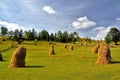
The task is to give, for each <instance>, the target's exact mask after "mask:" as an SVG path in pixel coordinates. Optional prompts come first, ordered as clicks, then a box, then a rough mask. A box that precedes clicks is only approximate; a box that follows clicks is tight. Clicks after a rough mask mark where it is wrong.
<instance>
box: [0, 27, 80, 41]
mask: <svg viewBox="0 0 120 80" xmlns="http://www.w3.org/2000/svg"><path fill="white" fill-rule="evenodd" d="M1 36H7V37H9V39H10V40H14V41H17V42H18V43H21V42H22V41H24V40H29V41H34V40H36V39H37V40H39V41H40V40H43V41H56V42H76V41H77V39H78V38H79V36H78V33H77V32H72V33H68V32H67V31H64V32H62V31H58V32H56V33H49V32H48V31H47V30H42V31H40V32H37V31H35V29H34V28H33V29H32V30H25V31H23V30H22V29H20V30H19V29H15V30H14V31H13V30H10V31H8V28H6V27H3V26H2V27H1ZM3 40H5V39H3Z"/></svg>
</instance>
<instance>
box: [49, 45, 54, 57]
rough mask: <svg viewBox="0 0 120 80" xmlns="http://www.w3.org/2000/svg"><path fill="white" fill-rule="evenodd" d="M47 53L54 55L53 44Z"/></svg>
mask: <svg viewBox="0 0 120 80" xmlns="http://www.w3.org/2000/svg"><path fill="white" fill-rule="evenodd" d="M49 55H55V51H54V46H53V45H52V46H51V49H50V51H49Z"/></svg>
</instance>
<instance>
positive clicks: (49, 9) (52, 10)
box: [43, 6, 56, 14]
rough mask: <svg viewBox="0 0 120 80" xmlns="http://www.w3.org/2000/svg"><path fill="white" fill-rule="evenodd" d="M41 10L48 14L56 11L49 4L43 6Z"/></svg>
mask: <svg viewBox="0 0 120 80" xmlns="http://www.w3.org/2000/svg"><path fill="white" fill-rule="evenodd" d="M43 11H46V12H47V13H48V14H55V13H56V11H55V10H54V9H53V8H52V7H51V6H44V7H43Z"/></svg>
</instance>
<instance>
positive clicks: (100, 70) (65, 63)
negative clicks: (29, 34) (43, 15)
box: [0, 42, 120, 80]
mask: <svg viewBox="0 0 120 80" xmlns="http://www.w3.org/2000/svg"><path fill="white" fill-rule="evenodd" d="M5 44H7V43H4V44H0V46H2V45H5ZM8 45H10V42H8ZM21 45H23V46H24V47H26V48H27V56H26V67H25V68H15V69H9V68H8V66H9V62H10V58H11V55H12V53H13V51H14V50H15V48H13V49H11V50H9V51H7V52H4V53H2V55H3V58H4V61H0V80H119V79H120V76H119V75H120V62H119V61H120V53H119V51H120V47H117V48H111V55H112V57H113V59H114V60H115V61H117V63H114V64H108V65H95V61H96V59H97V55H96V54H92V53H91V48H92V46H79V44H74V50H73V51H71V50H69V47H70V44H68V45H69V46H67V49H64V48H63V44H62V43H55V53H56V55H54V56H49V55H48V53H49V50H50V46H51V45H50V44H48V43H47V42H39V44H38V45H33V43H32V42H24V43H23V44H21Z"/></svg>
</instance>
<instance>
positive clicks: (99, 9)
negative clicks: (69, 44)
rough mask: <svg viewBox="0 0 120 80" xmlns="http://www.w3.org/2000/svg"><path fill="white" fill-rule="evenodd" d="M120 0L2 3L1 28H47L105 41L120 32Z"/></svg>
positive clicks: (0, 0) (4, 0) (10, 0)
mask: <svg viewBox="0 0 120 80" xmlns="http://www.w3.org/2000/svg"><path fill="white" fill-rule="evenodd" d="M119 4H120V0H0V25H4V26H6V27H7V28H8V29H9V30H14V29H16V28H18V29H31V28H35V29H36V30H37V31H41V30H42V29H46V30H47V31H49V32H50V33H51V32H57V31H58V30H61V31H68V32H74V31H76V32H78V33H79V35H80V36H81V37H91V38H94V39H103V38H104V37H105V35H106V34H107V32H108V31H109V29H110V28H111V27H117V28H118V29H120V5H119Z"/></svg>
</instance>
